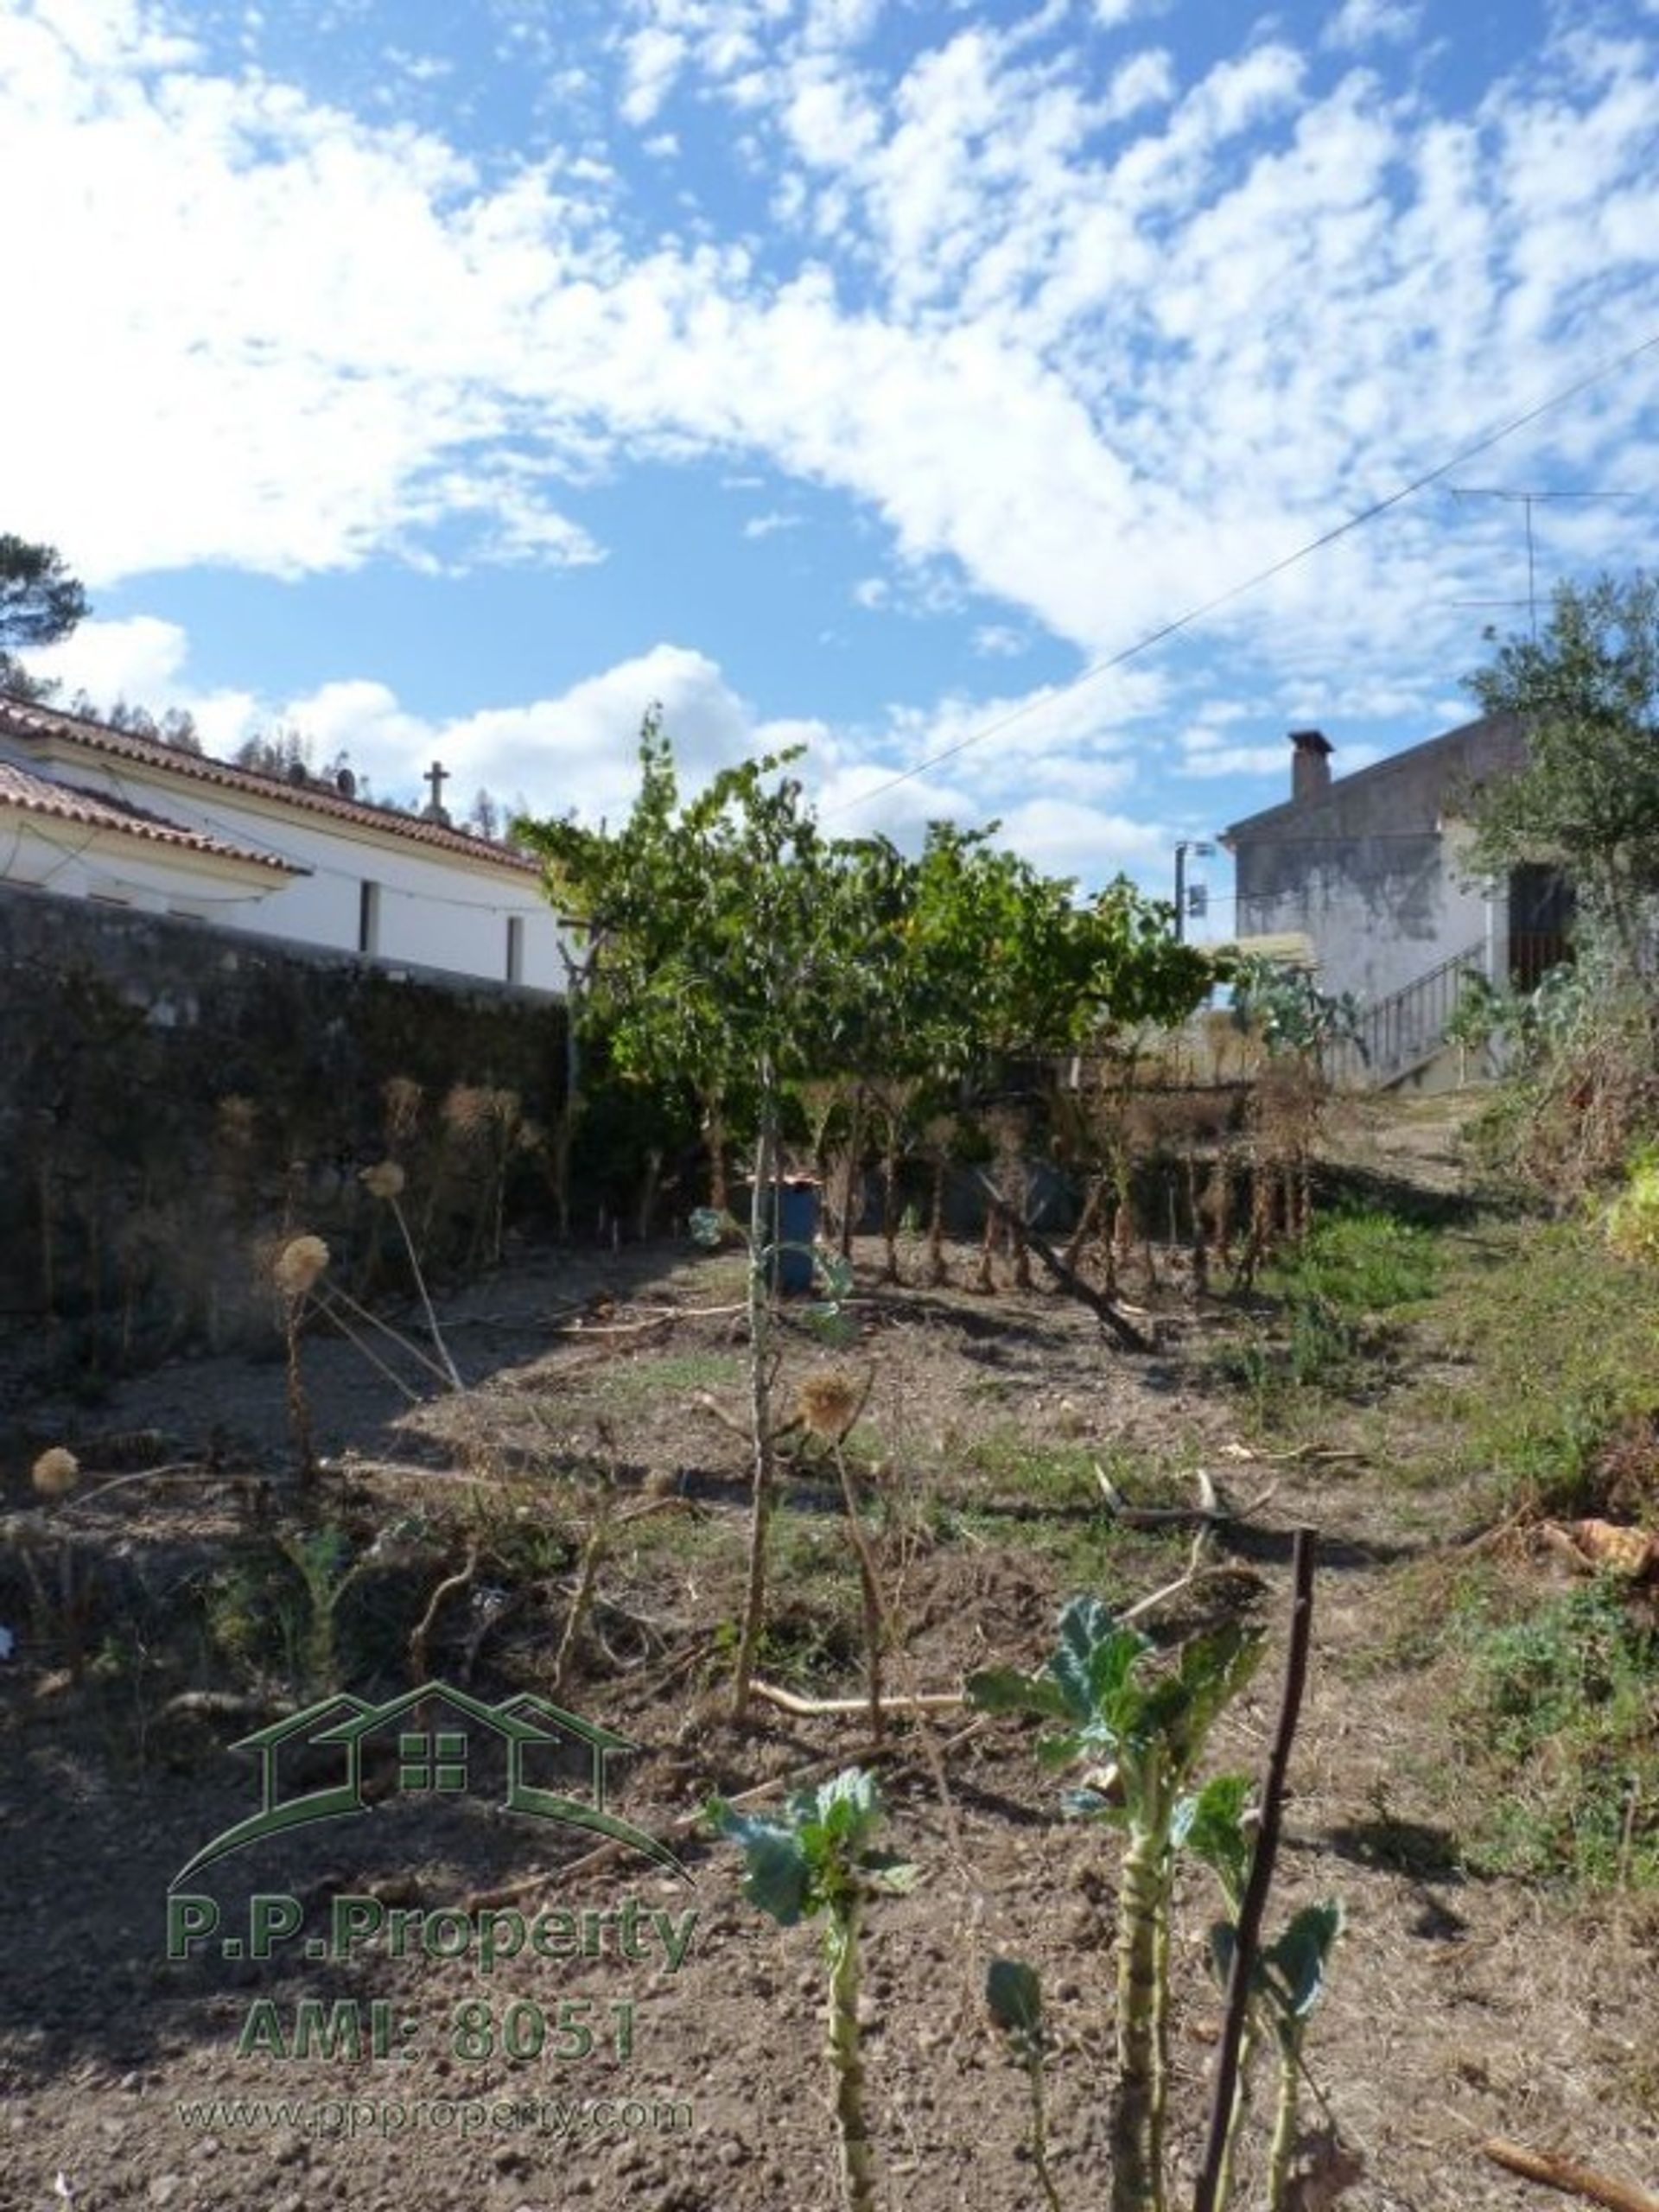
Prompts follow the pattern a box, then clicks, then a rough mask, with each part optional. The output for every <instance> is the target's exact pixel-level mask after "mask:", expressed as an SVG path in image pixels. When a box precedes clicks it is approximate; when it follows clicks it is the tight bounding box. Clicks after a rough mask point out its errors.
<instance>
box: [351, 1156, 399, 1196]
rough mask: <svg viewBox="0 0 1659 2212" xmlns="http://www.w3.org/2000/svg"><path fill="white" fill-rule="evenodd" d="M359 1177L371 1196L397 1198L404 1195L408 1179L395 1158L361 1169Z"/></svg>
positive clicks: (379, 1161) (378, 1161)
mask: <svg viewBox="0 0 1659 2212" xmlns="http://www.w3.org/2000/svg"><path fill="white" fill-rule="evenodd" d="M357 1179H358V1181H359V1183H361V1184H362V1185H363V1187H364V1189H365V1191H367V1192H368V1193H369V1196H370V1197H371V1198H401V1197H402V1196H403V1191H404V1181H405V1177H404V1171H403V1169H402V1168H401V1167H400V1166H398V1165H397V1161H396V1160H377V1161H376V1162H375V1164H374V1166H372V1167H365V1168H362V1169H360V1170H359V1173H358V1178H357Z"/></svg>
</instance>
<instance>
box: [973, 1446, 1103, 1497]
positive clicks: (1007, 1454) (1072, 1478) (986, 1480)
mask: <svg viewBox="0 0 1659 2212" xmlns="http://www.w3.org/2000/svg"><path fill="white" fill-rule="evenodd" d="M1096 1456H1097V1454H1096V1451H1095V1448H1094V1446H1091V1445H1088V1444H1064V1443H1062V1444H1049V1443H1044V1442H1040V1441H1034V1440H1033V1439H1032V1438H1030V1437H1028V1436H1025V1435H1022V1434H1021V1433H1020V1431H1019V1430H1017V1429H1013V1428H995V1429H990V1430H988V1431H987V1433H985V1434H984V1435H982V1436H976V1438H974V1440H972V1442H971V1443H969V1444H968V1445H966V1446H963V1452H962V1467H963V1473H964V1474H966V1475H968V1476H969V1478H972V1479H973V1481H974V1486H975V1488H976V1489H979V1488H981V1487H988V1488H989V1489H990V1490H991V1491H994V1492H995V1494H996V1495H997V1496H998V1497H1014V1498H1019V1499H1021V1500H1023V1501H1028V1502H1029V1503H1032V1504H1035V1505H1057V1506H1066V1505H1084V1504H1087V1503H1088V1502H1089V1501H1090V1499H1091V1498H1094V1499H1097V1498H1098V1497H1099V1496H1100V1490H1099V1486H1098V1484H1096V1481H1095V1460H1096Z"/></svg>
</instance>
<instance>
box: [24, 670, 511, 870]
mask: <svg viewBox="0 0 1659 2212" xmlns="http://www.w3.org/2000/svg"><path fill="white" fill-rule="evenodd" d="M8 724H10V725H11V726H13V727H14V728H16V729H17V731H18V733H19V734H20V735H22V736H24V737H28V736H29V735H35V736H41V737H51V736H54V735H57V736H60V737H63V738H65V739H67V741H69V742H71V743H79V744H81V745H84V746H86V747H88V749H89V750H91V751H93V752H97V753H110V754H113V755H114V756H115V757H116V758H117V759H118V760H119V759H127V760H133V761H135V762H138V763H141V764H143V765H147V766H151V767H156V768H162V769H165V770H168V771H170V772H172V773H174V774H175V775H177V776H180V777H181V778H182V779H184V780H186V781H188V782H194V783H206V784H216V785H219V786H220V787H221V788H223V789H226V790H230V791H248V792H249V793H250V794H251V796H253V797H255V798H269V799H275V800H277V801H279V802H283V803H286V804H289V805H291V806H295V807H296V808H298V809H299V810H301V811H302V812H304V813H308V814H321V815H332V816H334V817H335V818H336V819H337V820H340V821H346V822H353V823H356V824H357V825H358V826H359V828H362V829H382V830H385V832H387V833H388V834H389V835H391V836H403V837H406V838H408V839H409V840H410V842H411V843H415V844H422V845H430V846H434V847H435V848H437V849H439V850H440V851H443V852H453V853H457V854H463V855H470V856H471V857H472V858H473V859H474V860H481V861H486V862H489V863H492V864H493V865H494V866H496V867H499V868H513V869H516V870H519V871H521V872H524V873H539V871H540V867H541V863H540V862H539V861H537V860H534V859H531V858H530V857H528V856H527V855H524V854H522V853H518V852H515V851H514V850H513V849H512V847H511V846H510V845H503V844H499V843H497V842H496V841H495V840H494V839H493V838H489V837H480V836H473V835H472V834H470V833H469V832H468V831H467V830H463V829H454V828H452V827H451V825H450V824H449V823H443V822H434V821H432V820H430V819H429V817H426V816H424V815H417V814H405V813H404V812H403V810H401V809H400V808H397V807H393V806H386V805H383V804H378V802H374V801H371V800H368V799H360V798H355V797H353V798H347V797H346V794H345V793H344V792H343V791H336V790H334V789H333V788H332V787H331V786H329V785H327V784H324V783H320V782H314V781H311V780H309V779H308V780H307V781H306V782H304V783H290V782H289V781H288V780H287V779H284V778H283V777H281V776H277V775H274V774H272V773H271V772H270V771H269V770H267V769H261V768H246V767H244V766H242V765H241V764H240V763H239V762H238V761H232V760H219V759H218V758H217V757H216V756H215V755H214V754H213V753H191V752H189V751H188V750H186V748H185V747H182V746H177V745H169V744H168V742H167V741H166V740H165V739H163V738H155V737H145V736H143V735H141V734H139V733H138V732H137V731H136V730H123V729H116V728H114V727H113V726H112V725H111V724H110V723H108V722H100V721H96V720H95V719H94V718H93V717H92V715H72V714H69V713H67V712H66V711H65V710H64V709H62V708H60V707H51V706H47V705H44V704H42V703H41V702H38V701H35V700H30V699H19V698H13V697H7V696H0V729H3V728H5V727H6V726H7V725H8ZM31 726H32V727H31Z"/></svg>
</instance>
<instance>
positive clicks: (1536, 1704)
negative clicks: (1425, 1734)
mask: <svg viewBox="0 0 1659 2212" xmlns="http://www.w3.org/2000/svg"><path fill="white" fill-rule="evenodd" d="M1452 1639H1453V1642H1454V1643H1455V1645H1456V1646H1457V1648H1458V1649H1459V1656H1460V1657H1461V1661H1462V1680H1461V1683H1460V1686H1459V1693H1458V1696H1457V1700H1456V1704H1455V1707H1454V1712H1453V1716H1452V1719H1453V1728H1454V1732H1455V1735H1456V1738H1457V1742H1458V1746H1459V1753H1460V1759H1461V1769H1462V1772H1463V1775H1464V1777H1465V1783H1468V1782H1471V1781H1472V1782H1473V1783H1474V1784H1475V1789H1474V1791H1473V1792H1472V1793H1471V1794H1474V1795H1476V1796H1478V1797H1479V1799H1480V1800H1481V1801H1482V1803H1483V1808H1484V1809H1483V1811H1482V1812H1481V1814H1480V1815H1479V1816H1478V1821H1477V1825H1476V1827H1475V1829H1474V1832H1473V1833H1472V1834H1471V1837H1470V1838H1469V1840H1468V1847H1467V1858H1468V1862H1469V1864H1470V1865H1471V1866H1472V1867H1474V1868H1475V1869H1477V1871H1478V1872H1484V1873H1502V1874H1520V1875H1524V1876H1527V1877H1529V1878H1534V1879H1538V1880H1545V1881H1565V1882H1567V1883H1568V1884H1570V1885H1573V1886H1578V1887H1585V1888H1601V1887H1607V1886H1614V1885H1616V1886H1618V1887H1622V1888H1629V1889H1632V1890H1659V1732H1656V1727H1655V1717H1656V1709H1659V1633H1656V1630H1654V1628H1653V1627H1652V1626H1651V1625H1650V1624H1647V1623H1644V1622H1643V1621H1642V1620H1641V1619H1639V1618H1637V1615H1636V1613H1635V1612H1634V1611H1633V1610H1632V1609H1631V1607H1630V1604H1629V1602H1628V1600H1627V1598H1626V1596H1625V1594H1624V1592H1622V1591H1621V1590H1620V1589H1619V1588H1618V1587H1617V1586H1613V1585H1611V1584H1610V1583H1607V1582H1605V1581H1602V1582H1594V1583H1586V1584H1584V1585H1582V1586H1580V1587H1577V1588H1574V1589H1571V1590H1568V1591H1566V1592H1559V1593H1555V1594H1552V1595H1551V1596H1549V1597H1548V1598H1545V1599H1542V1600H1541V1601H1538V1602H1535V1603H1533V1604H1530V1605H1526V1606H1525V1607H1524V1608H1523V1609H1522V1610H1519V1611H1516V1610H1514V1609H1513V1607H1512V1606H1511V1605H1508V1604H1506V1603H1505V1601H1504V1599H1503V1597H1502V1596H1500V1595H1499V1594H1498V1593H1497V1592H1496V1591H1495V1589H1494V1588H1493V1586H1491V1585H1490V1584H1489V1585H1487V1586H1485V1587H1484V1588H1482V1587H1480V1586H1478V1585H1477V1586H1474V1587H1473V1588H1471V1590H1470V1591H1469V1592H1466V1593H1465V1599H1464V1603H1463V1605H1462V1608H1461V1610H1460V1611H1459V1614H1458V1615H1457V1616H1456V1618H1454V1622H1453V1626H1452Z"/></svg>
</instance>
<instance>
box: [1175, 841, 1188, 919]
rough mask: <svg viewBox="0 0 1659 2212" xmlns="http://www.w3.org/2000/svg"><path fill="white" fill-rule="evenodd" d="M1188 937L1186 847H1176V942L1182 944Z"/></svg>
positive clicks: (1183, 845) (1182, 845)
mask: <svg viewBox="0 0 1659 2212" xmlns="http://www.w3.org/2000/svg"><path fill="white" fill-rule="evenodd" d="M1185 938H1186V847H1185V844H1179V845H1177V846H1176V848H1175V942H1176V944H1182V943H1184V942H1185Z"/></svg>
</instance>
